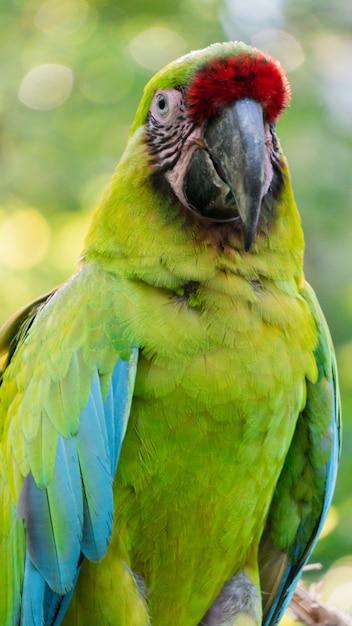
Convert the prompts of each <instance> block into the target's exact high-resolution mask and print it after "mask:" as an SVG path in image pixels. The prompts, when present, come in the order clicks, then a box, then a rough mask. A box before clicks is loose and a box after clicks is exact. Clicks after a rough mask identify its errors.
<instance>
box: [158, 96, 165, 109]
mask: <svg viewBox="0 0 352 626" xmlns="http://www.w3.org/2000/svg"><path fill="white" fill-rule="evenodd" d="M158 106H159V109H160V111H164V109H165V108H166V100H165V98H164V96H159V99H158Z"/></svg>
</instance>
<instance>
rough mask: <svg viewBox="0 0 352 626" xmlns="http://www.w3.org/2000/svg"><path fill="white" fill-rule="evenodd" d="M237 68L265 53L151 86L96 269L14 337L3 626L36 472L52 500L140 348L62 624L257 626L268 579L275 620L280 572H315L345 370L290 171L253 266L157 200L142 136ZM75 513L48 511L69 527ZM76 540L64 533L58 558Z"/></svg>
mask: <svg viewBox="0 0 352 626" xmlns="http://www.w3.org/2000/svg"><path fill="white" fill-rule="evenodd" d="M242 53H245V54H249V55H250V54H252V52H251V49H249V48H247V47H245V46H244V45H242V44H240V45H237V44H224V45H220V44H219V45H218V46H216V47H210V48H209V49H207V50H206V51H204V52H200V53H197V54H193V55H190V56H189V57H186V58H184V59H181V60H180V61H178V62H175V64H172V65H171V66H169V67H168V68H166V69H165V70H163V71H162V72H161V73H160V75H157V76H156V77H154V78H153V79H152V81H151V83H150V85H149V86H148V87H147V88H146V91H145V95H144V98H143V100H142V103H141V105H140V107H139V110H138V113H137V116H136V120H135V123H134V125H133V128H132V132H131V135H130V139H129V142H128V146H127V148H126V151H125V153H124V155H123V157H122V159H121V161H120V163H119V165H118V167H117V169H116V171H115V173H114V175H113V177H112V179H111V182H110V183H109V185H108V187H107V189H106V190H105V192H104V195H103V197H102V199H101V202H100V204H99V206H98V208H97V210H96V212H95V213H94V215H93V218H92V222H91V227H90V230H89V233H88V235H87V238H86V242H85V247H84V252H83V256H82V260H81V264H82V268H81V269H80V271H79V272H78V273H77V274H76V275H74V276H73V277H72V278H71V280H70V281H69V282H68V283H67V284H66V285H64V286H63V287H61V288H60V289H59V290H58V291H57V292H56V293H54V294H53V295H52V296H51V297H50V299H48V300H47V301H46V304H45V306H44V307H43V308H41V309H40V310H39V312H37V307H36V305H34V308H33V312H31V309H30V308H29V309H28V310H26V312H25V313H24V314H22V316H20V317H19V318H18V321H17V322H16V320H15V321H13V322H12V323H11V324H10V326H9V327H8V328H7V329H5V331H4V332H3V335H2V337H3V339H2V345H0V347H2V348H3V353H4V364H5V365H6V366H7V367H6V369H5V372H4V374H3V382H2V386H1V390H0V394H1V395H0V401H1V404H0V415H1V432H2V444H1V453H0V454H1V456H0V497H1V498H2V506H1V507H0V516H1V517H0V529H1V531H0V559H1V562H2V563H5V564H6V566H5V567H3V568H2V570H3V571H4V572H6V574H4V575H5V576H7V577H8V580H9V581H10V582H9V584H5V585H1V586H0V587H1V589H0V616H1V617H0V621H1V623H2V624H6V625H7V624H17V623H18V622H17V620H18V614H19V611H20V601H19V598H18V595H19V594H18V589H19V588H20V587H21V584H22V579H23V571H24V565H23V559H24V557H23V556H21V554H23V553H24V550H25V541H26V531H25V530H24V527H23V521H22V519H19V520H18V521H15V520H16V510H15V507H16V505H17V503H18V501H19V498H20V494H21V490H22V485H23V484H24V483H23V479H24V477H25V476H27V475H28V473H29V472H30V473H31V475H32V476H33V479H34V482H35V483H36V484H37V485H38V487H39V488H40V489H41V490H42V489H48V490H50V484H51V481H52V480H53V476H55V475H56V471H59V468H57V464H56V454H57V445H58V441H59V440H60V441H61V439H60V436H62V437H63V438H64V440H67V441H71V439H72V441H75V440H76V438H77V437H79V433H80V428H81V421H82V417H81V416H82V411H83V410H84V408H85V406H86V405H87V402H88V400H89V397H90V394H91V388H92V384H93V383H92V380H93V379H94V377H95V376H96V373H98V375H99V381H100V387H101V393H102V399H103V401H105V399H106V398H107V397H108V395H109V393H110V389H111V387H110V386H111V381H112V378H111V377H112V372H113V371H114V368H115V365H116V363H118V362H122V363H128V362H131V363H133V356H132V349H135V348H138V350H139V357H138V366H137V370H136V374H135V375H136V377H135V381H134V373H135V370H134V367H132V366H131V367H132V370H133V371H132V370H131V372H132V373H131V374H130V375H129V378H128V386H127V391H126V394H127V395H126V397H127V400H126V406H125V408H124V415H125V417H124V419H125V421H126V423H127V419H128V413H129V419H128V426H127V430H126V434H125V437H124V441H123V444H122V448H121V454H120V457H119V459H118V465H117V470H116V474H115V475H114V478H113V497H114V519H113V528H112V534H111V538H110V537H108V540H107V543H108V545H107V551H106V554H105V556H104V558H102V560H99V561H98V562H93V561H92V560H90V559H89V558H84V559H83V562H82V565H81V569H80V573H79V577H78V582H77V584H76V587H75V589H74V591H73V596H72V599H71V601H70V603H69V607H68V609H67V612H66V615H65V617H64V618H63V622H62V623H63V624H65V625H67V626H73V625H77V626H78V625H82V626H83V625H84V626H90V625H92V626H93V625H94V626H96V624H114V626H147V625H148V624H153V626H165V625H167V626H198V625H199V624H200V623H204V624H208V625H209V626H211V625H216V624H217V625H218V626H220V625H222V624H224V625H225V624H226V626H231V625H234V624H238V626H247V625H250V626H258V625H259V624H260V623H261V620H262V617H261V608H260V604H261V603H260V587H259V585H260V583H259V577H260V576H261V585H262V588H263V589H264V590H265V593H266V594H267V596H263V606H264V616H267V615H268V614H269V612H270V611H271V609H272V607H273V605H274V603H275V602H276V601H279V602H281V600H280V597H281V596H280V593H281V592H280V591H279V590H278V587H279V585H280V584H281V582H280V581H281V580H282V571H283V570H284V569H285V568H286V567H289V566H290V564H291V565H292V567H293V569H294V568H295V567H296V565H297V564H298V563H300V564H301V563H303V561H304V559H305V558H306V555H307V554H308V550H309V546H310V544H311V542H312V541H313V536H314V534H315V533H316V532H317V526H318V525H319V520H320V519H321V518H322V515H323V508H324V499H325V498H326V496H325V493H326V489H327V482H328V480H327V473H328V470H327V467H328V463H329V459H330V458H331V455H332V454H333V453H332V449H333V443H332V441H333V435H332V434H331V429H330V423H331V419H332V414H333V407H334V401H335V400H334V391H333V389H332V388H331V385H330V383H329V382H328V381H330V380H331V379H332V377H333V376H334V363H333V361H332V360H331V358H332V357H331V351H332V348H331V343H330V339H329V336H328V331H327V329H326V327H325V323H324V322H323V321H322V315H321V313H320V309H319V306H318V304H317V302H316V299H315V296H314V294H313V292H312V291H311V290H310V288H309V287H308V286H307V285H306V284H305V282H304V277H303V272H302V260H303V235H302V231H301V226H300V220H299V216H298V212H297V209H296V206H295V203H294V199H293V196H292V191H291V185H290V180H289V175H288V172H287V167H286V164H285V161H284V158H283V156H282V154H281V153H280V170H281V176H282V185H281V189H280V193H279V195H278V197H277V198H275V201H274V203H273V206H272V207H271V210H270V211H269V213H268V215H266V214H265V212H266V210H267V208H266V206H265V202H264V201H263V203H264V204H263V209H262V211H263V215H264V218H265V219H264V221H263V222H260V223H259V227H258V232H257V235H256V237H255V239H254V241H253V244H252V246H251V249H250V250H249V251H248V252H245V251H244V249H243V233H242V232H241V229H238V228H233V227H232V226H231V223H230V225H225V226H224V225H219V224H213V223H207V222H205V221H203V220H202V219H198V218H197V216H193V217H192V216H188V217H187V215H185V210H184V209H182V208H181V206H180V203H179V201H178V199H177V198H176V197H175V195H174V194H173V193H171V191H170V189H167V188H165V186H160V185H156V184H155V178H154V176H152V169H153V167H152V164H151V156H150V149H149V148H148V145H147V141H146V134H145V124H146V118H147V113H148V111H149V110H150V107H151V102H152V98H153V95H154V93H155V90H156V89H159V90H160V89H164V90H165V89H170V88H172V87H175V86H178V85H183V86H187V85H188V83H189V82H190V80H191V78H192V76H193V74H194V72H195V71H196V70H197V69H198V68H201V67H203V66H204V64H205V63H206V62H207V61H208V60H209V59H212V58H214V57H217V56H221V58H227V57H229V56H231V55H239V54H242ZM33 315H34V316H35V319H34V321H33V322H32V319H31V316H32V317H33ZM26 319H28V320H30V321H29V322H28V323H26ZM27 326H29V328H27ZM13 335H14V336H13ZM14 342H15V344H16V345H17V348H16V350H15V352H14ZM13 352H14V355H13ZM8 354H9V356H10V357H11V360H10V363H9V364H8V362H7V361H8V360H9V359H8ZM96 411H97V414H99V408H96ZM102 436H103V437H105V435H104V433H103V435H102ZM122 436H123V434H122ZM80 445H81V444H79V445H78V456H79V454H80V453H81V452H80V447H79V446H80ZM89 445H92V449H91V451H90V450H89V451H88V458H89V455H90V454H91V455H92V458H93V457H95V455H96V452H95V450H94V441H92V442H91V443H90V444H89ZM98 460H99V462H102V463H103V464H104V463H105V460H104V459H101V458H100V457H99V459H98ZM283 468H284V469H283ZM81 473H82V466H81ZM48 493H49V491H48ZM85 497H86V498H88V504H89V498H90V497H91V496H90V494H89V493H86V494H85ZM92 497H93V496H92ZM53 498H54V496H53ZM20 500H21V498H20ZM61 505H63V508H64V509H65V503H62V502H61V503H56V502H53V504H52V507H53V510H55V511H56V512H57V511H59V513H58V520H60V519H65V515H66V513H65V511H63V512H62V513H60V506H61ZM77 506H78V505H77ZM21 507H22V508H25V505H23V504H22V505H21ZM60 516H61V517H60ZM266 520H268V521H267V523H266ZM69 532H70V530H69V528H66V527H63V526H62V525H61V527H60V521H58V528H57V529H56V530H55V532H54V537H55V538H56V541H57V544H58V546H59V552H60V545H61V543H62V545H63V544H64V543H65V534H67V533H69ZM263 532H264V534H263ZM61 534H63V538H62V540H61V538H60V537H61ZM60 542H61V543H60ZM260 542H261V543H260ZM259 546H261V547H260V548H259ZM62 549H63V550H64V548H62ZM258 550H260V556H259V561H260V570H261V571H259V568H258ZM59 560H60V559H59ZM37 567H38V569H40V568H39V566H37ZM4 575H3V576H4ZM62 576H63V577H64V574H62ZM233 576H237V577H238V578H236V579H235V580H236V581H237V580H239V579H240V576H243V580H245V581H246V585H247V587H246V589H247V591H248V589H249V590H250V592H249V593H247V596H248V597H247V596H246V598H247V599H246V600H245V598H244V595H243V597H242V598H241V599H240V600H233V604H234V609H233V611H232V613H231V616H230V617H229V614H226V616H225V617H226V620H227V621H225V617H223V618H221V619H223V621H221V622H220V621H215V620H216V618H215V617H213V616H212V615H211V613H210V612H209V613H207V611H208V610H209V607H211V606H212V605H213V603H215V602H216V599H217V597H218V596H219V594H221V590H222V588H223V587H224V585H226V583H227V581H229V580H230V579H231V578H232V577H233ZM241 580H242V579H241ZM234 584H235V586H236V585H237V587H236V589H238V593H237V595H240V594H241V593H242V592H243V594H244V591H243V588H242V587H241V585H240V583H238V582H235V583H234ZM55 590H57V589H55ZM60 593H62V591H61V592H60ZM236 597H237V596H236ZM267 598H268V599H267ZM236 602H237V604H236ZM206 614H207V616H206ZM205 616H206V617H205ZM203 618H204V620H205V621H202V620H203ZM270 619H271V618H270ZM270 619H269V622H268V623H274V618H272V619H273V621H272V622H271V621H270ZM211 620H213V621H211ZM219 620H220V618H219ZM31 623H32V622H31ZM35 623H37V624H38V625H39V624H40V623H41V622H40V621H37V622H35ZM50 623H52V624H58V623H61V620H60V621H57V622H55V621H54V619H52V621H51V622H50Z"/></svg>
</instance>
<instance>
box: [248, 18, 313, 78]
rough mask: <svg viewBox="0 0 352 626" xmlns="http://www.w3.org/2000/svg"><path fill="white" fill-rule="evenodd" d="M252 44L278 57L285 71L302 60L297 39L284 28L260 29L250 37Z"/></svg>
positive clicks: (292, 68) (297, 65) (300, 63)
mask: <svg viewBox="0 0 352 626" xmlns="http://www.w3.org/2000/svg"><path fill="white" fill-rule="evenodd" d="M252 44H253V45H254V46H256V47H257V48H259V49H261V50H264V51H265V52H268V53H269V54H271V55H272V56H273V57H274V58H276V59H279V61H280V62H281V63H282V65H283V67H284V68H285V70H286V71H287V72H290V71H292V70H295V69H296V68H297V67H299V66H300V65H302V63H303V61H304V52H303V49H302V46H301V44H300V43H299V41H297V39H296V38H295V37H294V36H293V35H291V33H288V32H287V31H284V30H278V29H273V28H272V29H269V30H262V31H260V32H259V33H256V34H255V35H253V37H252Z"/></svg>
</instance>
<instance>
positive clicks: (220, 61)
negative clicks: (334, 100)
mask: <svg viewBox="0 0 352 626" xmlns="http://www.w3.org/2000/svg"><path fill="white" fill-rule="evenodd" d="M290 95H291V91H290V86H289V83H288V80H287V78H286V74H285V72H284V70H283V69H282V67H281V66H280V65H279V63H278V62H277V61H275V60H274V59H272V58H271V57H270V56H269V55H264V54H262V53H260V52H257V53H255V54H254V55H248V54H246V53H243V54H240V55H238V56H231V57H225V58H219V57H218V58H217V59H212V60H210V61H208V62H207V63H206V64H205V65H204V66H203V67H202V68H201V69H199V70H198V71H197V72H196V73H195V75H194V77H193V79H192V81H191V83H190V85H189V87H188V89H187V106H188V109H189V112H190V114H191V115H192V116H193V117H194V118H195V119H196V120H197V122H198V123H201V122H203V121H204V120H205V119H208V118H209V117H212V116H213V115H214V114H215V113H216V111H217V110H218V109H219V108H220V107H221V106H224V105H226V104H230V103H231V102H234V101H235V100H239V99H241V98H253V100H256V101H257V102H259V103H260V104H261V105H262V106H263V109H264V112H265V116H266V119H267V120H268V121H269V122H275V121H276V120H277V118H278V117H279V115H280V113H282V111H283V110H284V109H285V107H286V106H287V105H288V103H289V100H290Z"/></svg>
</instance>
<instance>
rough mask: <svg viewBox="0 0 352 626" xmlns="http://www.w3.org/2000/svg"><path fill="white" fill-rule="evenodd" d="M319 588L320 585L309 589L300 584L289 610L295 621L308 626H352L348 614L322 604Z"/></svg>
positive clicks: (314, 585)
mask: <svg viewBox="0 0 352 626" xmlns="http://www.w3.org/2000/svg"><path fill="white" fill-rule="evenodd" d="M318 588H319V583H316V584H313V585H311V586H310V587H309V589H307V587H305V586H304V584H303V583H302V582H299V583H298V585H297V587H296V591H295V593H294V595H293V598H292V600H291V603H290V606H289V609H288V612H289V613H290V615H291V616H292V617H293V619H294V620H295V621H297V622H302V624H305V625H306V626H352V619H351V617H350V616H349V615H348V614H347V613H345V612H344V611H340V610H339V609H336V608H335V607H332V606H328V605H327V604H324V602H321V600H320V598H319V593H318Z"/></svg>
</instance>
